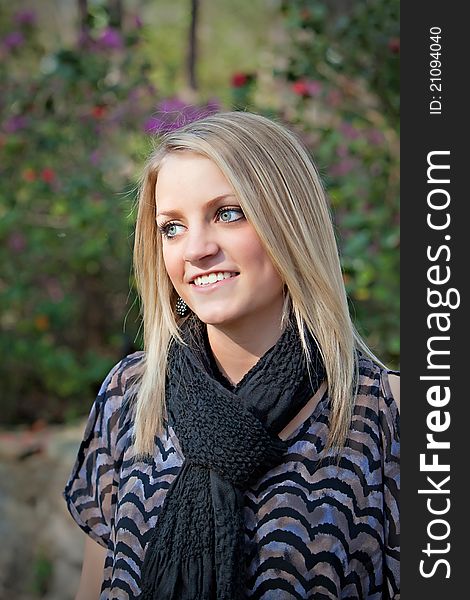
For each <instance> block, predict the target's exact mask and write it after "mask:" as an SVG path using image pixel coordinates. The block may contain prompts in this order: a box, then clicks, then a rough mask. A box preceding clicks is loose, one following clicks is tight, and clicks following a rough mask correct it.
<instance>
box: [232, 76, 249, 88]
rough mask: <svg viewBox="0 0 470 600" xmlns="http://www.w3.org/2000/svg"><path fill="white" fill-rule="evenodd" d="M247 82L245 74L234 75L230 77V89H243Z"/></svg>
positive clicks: (247, 78)
mask: <svg viewBox="0 0 470 600" xmlns="http://www.w3.org/2000/svg"><path fill="white" fill-rule="evenodd" d="M248 81H249V77H248V75H247V74H246V73H234V74H233V75H232V87H236V88H238V87H243V86H244V85H246V84H247V83H248Z"/></svg>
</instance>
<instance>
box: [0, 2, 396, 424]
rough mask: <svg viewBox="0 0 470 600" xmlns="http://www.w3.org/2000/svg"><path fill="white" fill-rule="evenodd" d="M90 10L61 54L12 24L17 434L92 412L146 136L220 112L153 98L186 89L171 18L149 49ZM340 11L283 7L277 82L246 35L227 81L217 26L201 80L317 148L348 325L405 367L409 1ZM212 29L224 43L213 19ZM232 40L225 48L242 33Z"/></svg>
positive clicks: (9, 375) (111, 349) (3, 65)
mask: <svg viewBox="0 0 470 600" xmlns="http://www.w3.org/2000/svg"><path fill="white" fill-rule="evenodd" d="M89 5H90V19H89V23H88V25H89V27H90V29H89V35H88V36H87V37H86V38H85V39H82V40H81V43H80V44H79V45H76V46H70V45H67V46H60V47H59V48H58V49H56V50H55V51H51V50H50V49H48V48H45V47H44V46H43V45H42V44H41V42H40V38H39V36H38V31H37V29H38V28H37V27H36V25H35V19H34V14H33V13H32V12H28V11H23V12H22V13H17V14H16V15H12V16H11V17H8V15H7V16H3V17H2V16H0V81H1V84H0V86H1V89H0V91H1V93H0V154H1V159H0V176H1V178H2V189H1V190H0V262H1V264H2V269H1V272H0V352H1V353H2V364H1V367H0V369H1V375H2V381H3V383H2V398H1V400H2V417H1V418H2V420H4V421H6V422H10V423H17V422H23V421H26V422H31V421H34V420H35V419H37V418H39V417H41V418H44V419H46V420H63V419H67V418H73V417H74V416H76V415H77V414H83V413H84V412H86V411H87V410H88V408H89V405H90V402H91V400H92V397H93V395H94V393H95V391H96V387H97V385H98V384H99V383H100V382H101V380H102V378H103V376H104V374H105V372H106V371H107V369H109V367H110V366H111V365H112V364H113V363H114V362H116V360H117V359H118V358H119V357H120V356H121V355H123V354H125V353H127V352H129V351H130V350H131V344H132V342H133V340H134V339H135V338H136V335H137V330H138V314H137V312H138V311H137V305H136V302H135V292H134V291H133V281H132V278H131V251H132V231H133V225H134V218H135V215H134V214H133V213H132V205H133V201H134V197H135V187H136V179H135V177H136V176H137V175H138V174H139V172H140V169H141V167H142V163H143V159H144V156H145V154H146V153H147V150H148V148H147V142H146V136H145V135H144V131H145V132H147V133H153V132H157V133H158V131H161V130H162V129H165V128H172V127H175V126H178V123H179V122H181V120H179V121H178V119H179V118H180V117H181V116H182V117H183V120H185V119H187V118H191V119H192V118H197V115H198V114H204V113H205V112H207V111H209V112H210V111H212V110H214V109H216V108H217V106H216V102H215V101H212V104H211V106H209V104H208V105H207V106H206V107H205V108H204V109H203V110H202V111H201V110H200V107H199V108H198V107H194V106H192V107H191V106H188V104H187V102H186V101H183V100H181V99H179V98H178V97H175V96H173V97H172V98H170V99H168V98H165V97H164V96H163V94H162V92H161V91H160V90H158V91H157V90H156V89H155V88H154V86H153V85H152V82H157V84H158V85H162V86H164V84H165V82H167V83H168V87H167V89H168V90H169V91H171V93H172V94H174V92H175V89H176V87H177V86H178V84H179V82H180V80H181V73H182V72H183V71H182V67H181V65H180V62H181V61H180V58H181V57H182V56H184V48H185V38H184V32H183V30H182V26H181V23H180V24H179V29H178V30H177V31H178V32H179V33H177V34H175V31H176V30H174V29H172V28H171V27H165V23H166V21H164V19H163V21H162V22H163V25H161V24H160V25H159V24H157V28H158V26H159V27H160V29H158V36H157V37H158V40H157V39H155V40H154V41H153V42H152V43H151V44H150V45H149V43H148V40H149V39H153V38H152V35H153V34H155V31H154V30H155V27H152V28H150V29H151V32H152V35H150V36H147V37H146V36H145V32H146V30H145V28H144V29H142V27H141V23H140V22H139V20H138V19H136V20H135V22H134V23H133V24H132V23H130V20H129V19H127V21H126V26H125V30H124V31H119V30H116V29H113V28H112V27H110V23H109V20H108V16H107V12H106V10H104V8H103V6H104V3H103V2H100V1H96V2H90V3H89ZM165 6H166V11H167V18H174V15H175V14H180V13H182V12H183V13H184V14H185V15H186V16H185V19H186V21H187V16H188V15H187V6H186V5H185V6H186V8H184V7H183V5H182V4H178V11H180V12H179V13H178V12H177V13H175V12H174V10H173V9H174V6H173V4H171V5H169V3H166V4H165ZM208 6H209V5H208ZM244 6H245V7H246V10H248V5H247V4H246V5H245V4H244ZM340 6H342V3H338V4H337V3H334V4H333V3H322V2H318V1H313V0H291V1H286V2H284V3H282V5H281V11H280V13H281V17H282V23H283V24H284V27H285V29H286V30H287V34H288V37H289V43H288V44H286V45H285V47H284V48H283V52H284V53H285V56H284V57H283V61H281V63H282V64H283V65H284V66H283V68H282V69H279V70H278V71H277V72H276V73H275V82H274V83H273V82H272V78H271V77H270V75H272V74H271V73H269V74H267V73H266V72H262V69H258V66H256V63H255V61H253V56H252V54H253V51H252V49H251V46H250V45H249V43H248V41H249V39H251V37H250V35H251V34H247V33H246V31H243V32H240V35H242V34H243V35H245V36H246V40H245V38H243V39H244V40H245V41H244V42H243V44H241V47H240V53H239V52H238V46H237V57H238V58H239V60H238V63H237V64H235V63H233V64H234V69H233V72H231V71H229V70H227V61H224V60H222V61H221V65H222V66H218V65H219V63H218V62H217V60H216V58H217V57H219V58H220V56H225V55H224V54H223V53H220V52H218V51H217V44H219V42H218V41H217V40H216V42H217V43H215V42H214V43H215V47H214V48H211V47H209V42H210V40H212V36H207V35H206V33H207V31H209V30H210V28H209V29H207V26H206V28H205V29H203V30H204V31H205V32H206V33H205V34H204V36H202V37H203V39H204V44H203V46H204V47H203V49H204V50H205V52H206V54H207V56H208V57H210V61H209V60H206V64H205V65H200V66H202V67H203V68H202V69H201V71H202V76H201V81H203V82H206V83H207V82H212V81H217V82H223V83H219V86H218V87H217V86H214V85H212V84H211V85H210V86H209V87H210V94H209V93H208V90H207V89H206V91H205V94H206V95H207V96H210V97H213V96H214V94H215V95H217V96H219V97H228V93H227V88H226V87H224V86H225V85H226V82H227V81H228V79H229V77H230V76H231V73H233V75H232V88H231V91H232V100H233V102H232V106H234V107H235V108H238V109H245V108H248V109H250V108H253V109H255V110H257V111H259V112H261V113H263V114H266V115H268V116H272V117H279V118H281V119H282V120H283V121H284V122H286V123H287V124H288V125H290V126H291V127H292V128H293V129H294V130H295V131H296V132H297V133H298V135H299V136H300V137H301V138H302V140H303V141H304V143H305V144H306V146H307V147H308V148H309V149H310V151H311V152H312V154H313V156H314V158H315V161H316V163H317V165H318V166H319V168H320V173H321V176H322V178H323V180H324V181H325V184H326V186H327V191H328V193H329V196H330V198H331V201H332V205H333V209H334V218H335V222H336V230H337V233H338V241H339V245H340V249H341V257H342V262H343V266H344V272H345V282H346V286H347V290H348V293H349V296H350V298H351V309H352V312H353V314H354V315H355V317H356V319H357V323H358V324H359V328H360V330H361V332H363V333H364V334H365V335H366V338H367V340H368V342H369V343H370V345H371V346H372V348H373V349H374V350H375V351H376V352H377V354H378V355H379V356H381V357H382V358H383V359H384V360H386V361H389V362H390V363H391V364H392V365H393V364H395V365H396V364H397V363H398V355H399V344H398V339H399V338H398V297H399V296H398V271H399V254H398V249H399V231H398V150H399V148H398V132H397V129H398V106H399V89H398V61H399V38H398V2H397V0H392V1H391V2H390V1H389V0H374V1H373V2H358V3H353V4H351V5H350V4H348V7H349V8H347V10H346V9H344V8H341V10H340V9H339V8H337V7H340ZM335 7H336V8H335ZM159 8H160V7H159ZM211 10H212V9H211ZM217 10H220V11H222V12H223V10H222V8H221V7H219V5H218V4H217ZM260 10H262V9H260ZM270 10H271V12H272V11H273V10H274V9H273V8H272V7H271V8H270ZM185 11H186V12H185ZM250 11H251V12H250V15H251V16H252V17H253V18H254V16H255V14H254V11H255V7H254V6H252V5H251V4H250ZM7 12H8V11H7V10H6V9H5V10H4V13H7ZM203 14H204V13H203ZM211 14H212V13H211ZM270 14H271V13H270ZM128 16H129V15H128ZM155 16H156V15H155ZM207 18H208V19H209V21H208V22H210V23H211V27H212V28H215V27H218V26H217V23H216V22H212V21H211V20H210V19H211V18H212V17H210V14H209V8H207ZM250 18H251V17H250ZM212 20H213V19H212ZM186 21H185V22H186ZM259 22H260V23H264V17H260V18H259ZM224 27H225V29H224ZM224 27H221V28H220V32H219V33H220V36H222V37H224V35H228V33H227V34H225V33H224V32H226V31H227V30H229V29H231V23H230V22H229V23H225V22H224ZM201 30H202V29H201ZM155 35H156V34H155ZM165 36H166V37H165ZM263 39H264V38H263ZM145 40H147V41H145ZM157 42H158V45H157ZM219 45H220V44H219ZM245 46H246V49H245ZM244 50H246V51H245V52H243V51H244ZM238 54H239V56H238ZM215 55H217V56H215ZM168 57H169V58H168ZM178 57H180V58H178ZM177 58H178V61H179V62H178V61H177ZM155 59H157V60H155ZM270 64H273V63H270ZM247 65H249V66H247ZM244 68H246V69H247V72H246V73H245V72H244V71H242V72H241V70H243V69H244ZM217 69H219V71H220V72H219V71H218V72H216V71H217ZM176 71H178V77H179V79H178V77H176ZM268 80H269V81H270V84H269V85H268V89H269V92H268V93H266V91H265V90H266V89H267V88H266V82H267V81H268ZM165 85H166V84H165ZM263 86H265V87H264V88H263ZM273 91H274V94H273ZM254 99H255V100H254ZM255 102H256V104H255ZM174 119H176V121H175V120H174ZM129 290H131V292H129ZM139 346H140V341H139V340H138V339H137V341H136V342H135V347H139Z"/></svg>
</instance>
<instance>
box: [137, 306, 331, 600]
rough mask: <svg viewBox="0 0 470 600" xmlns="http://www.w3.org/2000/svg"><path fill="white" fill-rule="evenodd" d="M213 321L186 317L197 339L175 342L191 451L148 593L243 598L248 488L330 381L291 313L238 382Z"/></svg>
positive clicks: (174, 391) (149, 556)
mask: <svg viewBox="0 0 470 600" xmlns="http://www.w3.org/2000/svg"><path fill="white" fill-rule="evenodd" d="M204 327H205V325H204V324H202V323H201V321H199V320H198V319H197V317H196V316H191V317H190V318H189V319H188V320H187V321H186V322H185V324H184V325H183V327H182V335H183V339H184V340H185V341H187V342H188V344H189V345H188V346H183V345H182V344H179V343H176V342H175V343H173V345H172V347H171V348H170V354H169V367H168V377H167V382H166V398H167V410H168V419H169V422H170V424H171V425H172V426H173V428H174V430H175V433H176V435H177V437H178V440H179V442H180V445H181V449H182V451H183V454H184V456H185V461H184V463H183V466H182V468H181V470H180V471H179V473H178V475H177V477H176V478H175V479H174V481H173V483H172V485H171V486H170V488H169V490H168V492H167V495H166V497H165V501H164V503H163V506H162V508H161V511H160V513H159V515H158V519H157V524H156V526H155V529H154V531H153V532H152V535H151V538H150V540H149V543H148V546H147V550H146V554H145V559H144V564H143V566H142V594H141V596H140V598H141V600H150V599H151V600H242V599H243V598H244V597H245V596H244V568H245V556H244V547H243V546H244V526H243V513H242V510H243V491H244V490H245V489H247V488H248V487H249V486H250V484H253V483H255V482H256V480H257V479H258V478H259V477H260V476H261V475H262V474H263V473H265V472H266V471H267V470H269V469H270V468H272V467H273V466H275V465H277V464H279V463H280V462H281V460H282V457H283V454H284V453H285V451H286V449H287V443H286V442H284V441H283V440H281V439H280V438H279V437H278V435H277V434H278V433H280V432H281V431H282V430H283V429H284V427H286V425H287V424H288V423H289V422H290V421H291V420H292V419H293V418H294V417H295V415H296V414H297V413H298V412H299V410H300V409H301V408H302V407H303V406H304V405H305V404H306V403H307V402H308V400H309V399H310V398H311V397H312V396H313V394H314V393H315V392H316V391H317V389H318V388H319V387H320V384H321V382H322V381H323V380H324V378H325V370H324V367H323V363H322V360H321V358H320V353H319V351H318V347H317V345H316V343H315V342H314V340H313V338H312V337H311V336H310V335H308V340H309V347H310V350H311V357H312V363H311V370H310V375H311V377H309V375H308V372H307V368H306V362H305V359H304V355H303V352H302V348H301V344H300V339H299V336H298V332H297V330H296V328H295V326H294V325H293V324H292V322H291V323H289V324H288V326H287V327H286V328H285V330H284V332H283V333H282V335H281V337H280V338H279V340H278V341H277V343H276V344H275V345H274V346H273V347H272V348H271V349H270V350H268V351H267V352H266V353H265V354H264V356H263V357H262V358H261V359H260V360H259V361H258V362H257V363H256V365H255V366H254V367H253V368H252V369H250V371H248V373H246V375H245V376H244V377H243V379H242V380H241V381H240V382H239V384H238V385H236V386H235V387H234V388H233V391H232V390H229V389H227V388H226V387H224V386H223V385H222V384H221V383H220V381H218V380H217V378H215V377H214V373H213V370H212V368H211V362H210V359H209V357H208V354H207V351H206V348H205V346H206V345H205V344H204Z"/></svg>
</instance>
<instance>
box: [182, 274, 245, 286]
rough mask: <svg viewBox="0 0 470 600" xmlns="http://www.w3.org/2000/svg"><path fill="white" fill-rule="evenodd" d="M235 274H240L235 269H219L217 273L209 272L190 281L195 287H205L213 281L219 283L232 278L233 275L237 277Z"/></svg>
mask: <svg viewBox="0 0 470 600" xmlns="http://www.w3.org/2000/svg"><path fill="white" fill-rule="evenodd" d="M237 275H240V273H238V272H235V271H234V272H229V271H220V272H218V273H211V274H210V275H202V276H201V277H195V279H194V280H193V281H191V282H190V283H191V284H192V285H195V286H196V287H205V286H209V285H213V284H214V283H219V282H220V281H225V280H226V279H233V278H234V277H237Z"/></svg>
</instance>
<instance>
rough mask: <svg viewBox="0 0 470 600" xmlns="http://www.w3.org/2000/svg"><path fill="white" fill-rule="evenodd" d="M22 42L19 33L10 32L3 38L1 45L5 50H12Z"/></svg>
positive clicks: (22, 37) (22, 38)
mask: <svg viewBox="0 0 470 600" xmlns="http://www.w3.org/2000/svg"><path fill="white" fill-rule="evenodd" d="M23 42H24V35H23V34H22V33H21V31H12V32H11V33H9V34H8V35H6V36H5V37H4V38H3V45H4V47H5V48H6V49H7V50H14V49H15V48H18V47H19V46H21V45H22V44H23Z"/></svg>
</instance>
